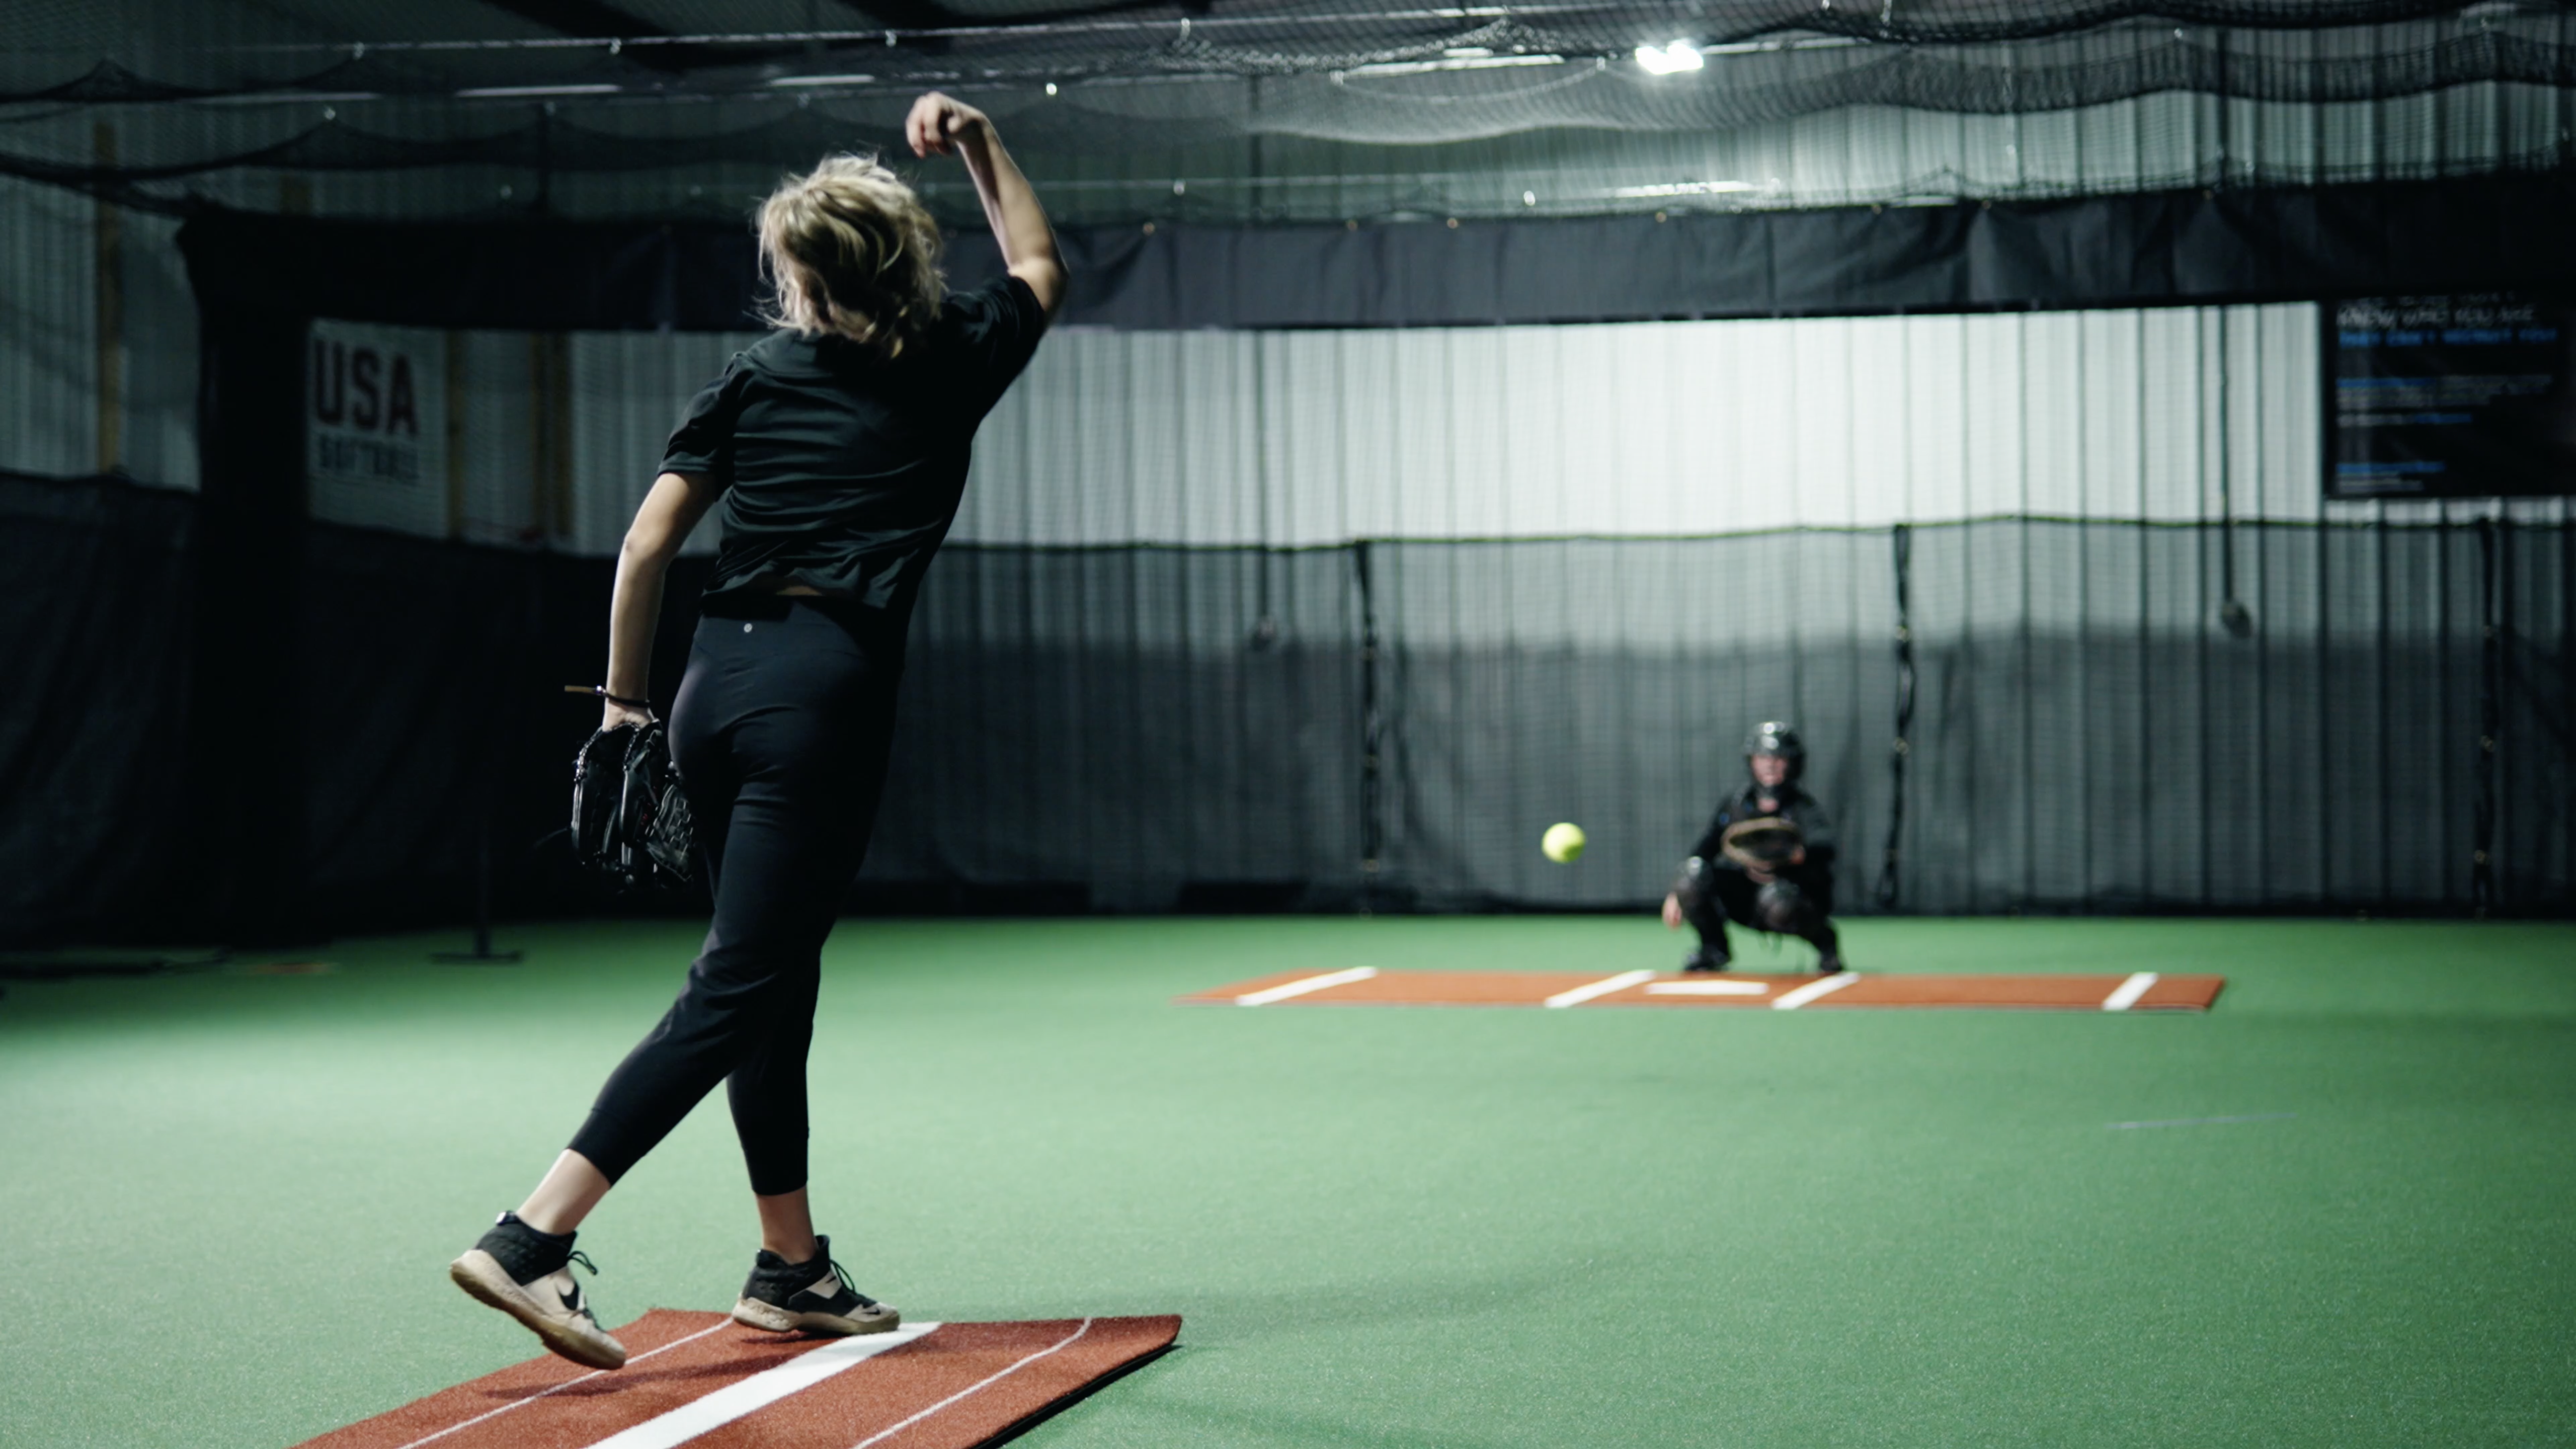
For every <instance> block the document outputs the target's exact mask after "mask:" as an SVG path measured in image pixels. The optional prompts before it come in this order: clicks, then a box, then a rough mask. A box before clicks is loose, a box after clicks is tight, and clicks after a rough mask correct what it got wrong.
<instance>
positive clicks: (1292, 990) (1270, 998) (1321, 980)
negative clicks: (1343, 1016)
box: [1234, 966, 1377, 1006]
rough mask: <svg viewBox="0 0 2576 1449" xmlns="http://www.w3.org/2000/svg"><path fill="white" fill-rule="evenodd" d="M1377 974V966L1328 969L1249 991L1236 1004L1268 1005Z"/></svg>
mask: <svg viewBox="0 0 2576 1449" xmlns="http://www.w3.org/2000/svg"><path fill="white" fill-rule="evenodd" d="M1376 974H1377V968H1376V967H1374V966H1354V967H1352V968H1351V969H1350V970H1348V971H1327V972H1325V973H1324V974H1323V975H1321V976H1309V977H1307V978H1306V979H1305V980H1303V981H1291V982H1289V983H1288V984H1287V985H1285V986H1273V987H1269V988H1267V989H1265V990H1261V991H1247V992H1245V993H1244V994H1243V995H1241V996H1238V997H1236V998H1235V999H1234V1004H1235V1005H1237V1006H1268V1005H1269V1004H1270V1003H1272V1002H1274V1001H1286V1000H1287V999H1288V998H1289V997H1291V996H1303V995H1305V994H1306V993H1307V992H1309V991H1328V990H1330V989H1332V988H1333V987H1336V986H1348V985H1350V984H1351V983H1352V982H1354V981H1366V980H1367V979H1369V978H1370V977H1372V976H1375V975H1376Z"/></svg>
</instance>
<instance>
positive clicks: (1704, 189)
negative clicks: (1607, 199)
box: [1610, 181, 1758, 196]
mask: <svg viewBox="0 0 2576 1449" xmlns="http://www.w3.org/2000/svg"><path fill="white" fill-rule="evenodd" d="M1756 189H1758V188H1756V187H1755V186H1754V184H1753V183H1752V182H1750V181H1667V182H1664V183H1662V184H1660V185H1656V186H1622V187H1619V188H1617V189H1615V190H1613V191H1612V192H1611V193H1610V194H1611V195H1612V196H1713V195H1715V194H1717V193H1719V192H1722V191H1753V190H1756Z"/></svg>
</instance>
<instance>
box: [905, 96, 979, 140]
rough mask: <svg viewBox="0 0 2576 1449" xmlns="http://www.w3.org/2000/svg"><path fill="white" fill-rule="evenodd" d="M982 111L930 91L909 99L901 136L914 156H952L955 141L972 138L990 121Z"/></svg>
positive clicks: (951, 97) (954, 98) (950, 97)
mask: <svg viewBox="0 0 2576 1449" xmlns="http://www.w3.org/2000/svg"><path fill="white" fill-rule="evenodd" d="M992 124H993V123H992V121H991V120H990V119H988V118H987V117H986V116H985V115H984V113H983V112H982V111H979V110H977V109H975V108H974V107H973V106H970V105H968V104H966V103H965V102H964V101H961V100H958V99H957V98H956V97H954V96H944V95H941V94H940V93H939V92H937V91H931V92H930V93H928V94H926V95H924V96H923V97H922V98H921V99H920V100H917V101H914V102H913V103H912V114H911V115H908V116H906V117H904V118H903V139H904V140H905V142H907V143H908V144H909V145H911V147H912V154H914V155H915V156H953V155H955V154H956V147H957V143H959V142H961V141H967V140H972V139H973V138H974V137H976V136H978V135H980V134H982V133H983V132H984V131H985V130H986V129H988V128H989V127H990V126H991V125H992Z"/></svg>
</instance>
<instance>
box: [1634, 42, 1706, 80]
mask: <svg viewBox="0 0 2576 1449" xmlns="http://www.w3.org/2000/svg"><path fill="white" fill-rule="evenodd" d="M1637 64H1638V65H1640V66H1643V67H1644V68H1645V70H1646V73H1647V74H1649V75H1674V74H1677V73H1679V72H1681V71H1686V70H1698V69H1699V68H1700V67H1701V66H1704V65H1706V64H1708V62H1707V61H1706V60H1703V59H1702V58H1701V57H1700V53H1699V47H1698V46H1696V45H1693V44H1691V43H1690V42H1689V41H1687V40H1676V41H1674V42H1673V43H1672V44H1670V45H1641V46H1638V47H1637Z"/></svg>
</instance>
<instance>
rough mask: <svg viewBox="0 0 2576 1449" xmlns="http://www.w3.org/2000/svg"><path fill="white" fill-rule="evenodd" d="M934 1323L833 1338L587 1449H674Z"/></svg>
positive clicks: (925, 1330) (908, 1339)
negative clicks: (811, 1349) (884, 1331)
mask: <svg viewBox="0 0 2576 1449" xmlns="http://www.w3.org/2000/svg"><path fill="white" fill-rule="evenodd" d="M938 1326H939V1325H938V1324H936V1323H907V1324H905V1325H903V1326H902V1327H901V1328H897V1329H894V1330H891V1331H890V1332H886V1333H863V1334H860V1335H858V1336H856V1337H854V1338H836V1339H833V1340H832V1341H831V1342H830V1343H827V1344H825V1345H823V1346H822V1347H821V1348H818V1349H815V1350H814V1351H813V1352H811V1353H802V1354H798V1355H797V1356H796V1357H794V1358H791V1359H789V1360H788V1361H787V1362H785V1363H783V1364H780V1365H779V1366H778V1367H776V1368H774V1369H770V1370H768V1371H766V1372H763V1373H756V1374H753V1375H752V1376H751V1377H750V1378H747V1379H743V1380H741V1381H740V1382H738V1383H730V1384H727V1385H725V1386H724V1387H723V1388H720V1389H718V1390H716V1391H715V1392H714V1393H712V1394H708V1395H706V1396H705V1397H703V1398H697V1399H692V1400H690V1401H689V1402H687V1403H685V1404H682V1405H681V1406H680V1407H678V1408H676V1409H673V1410H672V1411H671V1412H669V1413H667V1414H664V1415H663V1416H662V1417H660V1418H658V1419H647V1420H645V1421H644V1422H643V1423H641V1424H638V1425H636V1426H635V1427H634V1428H632V1429H628V1430H626V1431H625V1432H624V1433H620V1434H611V1435H609V1436H608V1437H607V1438H605V1439H602V1440H600V1441H599V1442H597V1443H595V1444H593V1445H591V1446H590V1449H676V1446H678V1445H681V1444H685V1443H687V1442H688V1441H690V1440H691V1439H695V1438H696V1437H698V1436H699V1435H700V1434H704V1433H706V1432H707V1431H709V1430H711V1429H720V1428H723V1427H724V1426H725V1425H727V1424H730V1423H732V1422H733V1421H734V1420H736V1419H739V1418H741V1417H742V1416H743V1415H745V1414H748V1413H750V1412H752V1411H753V1410H755V1409H764V1408H767V1407H768V1406H770V1405H771V1404H774V1403H777V1402H778V1401H779V1400H780V1399H783V1398H786V1397H787V1396H788V1395H789V1394H792V1393H794V1392H796V1391H797V1390H798V1389H810V1388H812V1387H813V1386H814V1385H816V1384H819V1383H821V1382H822V1381H823V1380H825V1379H828V1378H830V1377H831V1376H832V1375H834V1374H836V1373H839V1372H840V1371H841V1370H843V1369H845V1368H849V1367H852V1366H853V1365H856V1364H861V1363H865V1362H867V1361H868V1360H869V1359H872V1358H874V1357H876V1356H877V1355H878V1354H881V1353H883V1352H885V1351H886V1350H887V1349H890V1348H894V1347H896V1346H898V1345H900V1344H906V1343H910V1342H912V1341H913V1340H914V1339H916V1338H919V1337H921V1336H922V1335H924V1334H926V1333H928V1332H930V1331H931V1330H932V1329H934V1328H937V1327H938Z"/></svg>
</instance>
